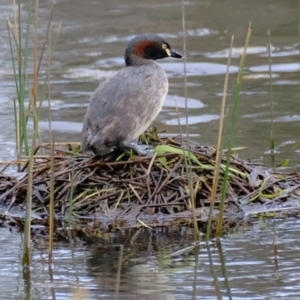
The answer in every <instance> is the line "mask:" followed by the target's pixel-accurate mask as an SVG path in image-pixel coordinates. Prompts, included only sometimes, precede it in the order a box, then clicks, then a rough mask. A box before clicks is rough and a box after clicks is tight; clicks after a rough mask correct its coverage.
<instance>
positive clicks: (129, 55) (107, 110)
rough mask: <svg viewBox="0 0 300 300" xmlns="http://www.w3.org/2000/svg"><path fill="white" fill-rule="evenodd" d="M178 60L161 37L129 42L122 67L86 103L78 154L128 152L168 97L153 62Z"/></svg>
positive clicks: (163, 79) (148, 36) (162, 74)
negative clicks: (86, 108) (126, 150)
mask: <svg viewBox="0 0 300 300" xmlns="http://www.w3.org/2000/svg"><path fill="white" fill-rule="evenodd" d="M168 56H172V57H176V58H180V57H181V54H179V53H178V52H176V51H174V50H172V49H171V47H170V45H169V44H168V43H167V42H165V41H164V40H163V39H162V38H161V37H159V36H157V35H155V34H153V33H144V34H141V35H138V36H136V37H135V38H133V39H132V40H131V41H130V42H129V43H128V45H127V47H126V51H125V63H126V67H125V68H124V69H122V70H120V71H119V72H118V73H117V74H116V75H115V76H113V77H111V78H109V79H107V80H106V81H104V82H103V83H102V84H100V85H99V87H98V88H97V89H96V90H95V92H94V93H93V95H92V97H91V99H90V105H89V107H88V110H87V113H86V116H85V119H84V123H83V129H82V136H81V138H82V151H83V153H86V154H100V155H105V154H107V153H109V152H111V151H112V150H113V149H114V148H116V147H118V148H125V149H128V148H131V149H133V150H135V152H137V153H139V154H143V155H144V154H145V151H143V150H141V149H140V147H139V146H137V145H136V144H133V143H132V142H133V141H134V140H136V139H138V137H139V136H140V135H141V134H142V133H143V132H144V131H145V130H147V129H148V127H149V126H150V125H151V123H152V122H153V121H154V119H155V118H156V116H157V115H158V113H159V112H160V110H161V108H162V105H163V103H164V100H165V97H166V95H167V93H168V78H167V75H166V72H165V71H164V70H163V68H162V67H161V66H160V65H159V64H158V63H156V62H155V61H154V60H156V59H162V58H165V57H168Z"/></svg>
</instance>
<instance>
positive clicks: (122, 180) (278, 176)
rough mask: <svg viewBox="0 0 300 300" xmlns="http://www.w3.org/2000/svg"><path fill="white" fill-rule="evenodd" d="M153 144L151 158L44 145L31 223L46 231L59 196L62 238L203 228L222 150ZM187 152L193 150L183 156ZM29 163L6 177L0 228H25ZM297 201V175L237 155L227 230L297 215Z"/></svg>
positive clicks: (174, 141) (0, 183)
mask: <svg viewBox="0 0 300 300" xmlns="http://www.w3.org/2000/svg"><path fill="white" fill-rule="evenodd" d="M148 140H149V143H150V144H151V145H153V146H154V147H155V152H154V155H152V156H149V157H148V156H147V157H140V156H134V155H132V153H123V154H122V153H113V154H112V155H110V157H106V158H104V159H103V158H99V157H94V158H89V157H86V156H83V155H82V154H80V153H78V151H77V150H76V148H78V146H76V145H75V144H68V145H67V144H65V145H63V146H62V145H59V144H56V145H55V146H53V147H51V145H50V144H47V145H42V146H39V147H38V148H37V150H36V153H35V156H34V159H33V173H32V174H33V177H32V190H31V192H32V224H33V225H42V226H40V227H42V228H44V229H45V228H46V229H47V226H48V220H49V207H50V199H51V197H53V199H54V214H55V221H56V222H55V225H56V232H59V231H60V232H62V231H63V229H66V228H70V227H71V228H74V230H76V231H77V233H79V232H80V233H81V234H84V235H85V237H90V238H93V237H94V236H97V235H99V234H100V233H103V232H109V231H111V230H112V229H128V228H153V227H171V226H174V225H175V226H177V225H182V224H186V225H189V224H192V221H193V219H195V218H196V220H197V221H198V225H199V226H200V229H205V228H206V225H207V221H208V215H209V207H210V204H211V194H212V185H213V179H214V169H215V158H216V150H215V149H214V148H211V147H203V146H200V145H198V144H195V143H193V142H187V141H186V140H182V139H181V138H180V137H178V138H158V137H157V136H155V137H153V136H151V137H148ZM187 146H188V147H189V148H188V149H190V150H189V151H187V150H183V149H186V148H187ZM53 148H54V149H53ZM51 153H52V155H50V154H51ZM226 163H227V155H226V153H223V154H222V159H221V165H220V176H219V182H218V187H217V193H216V198H215V206H214V209H213V211H212V212H213V220H216V218H217V217H218V215H219V204H220V201H221V195H222V192H223V188H224V185H225V183H224V170H225V165H226ZM23 164H24V165H23V168H22V170H21V172H19V173H17V174H16V175H14V176H9V175H4V174H3V172H2V175H0V191H1V194H0V213H1V220H2V224H10V225H15V224H17V225H18V226H21V227H22V224H23V223H24V219H25V209H26V195H27V190H28V186H29V183H28V179H29V176H28V173H27V170H28V165H29V161H27V162H26V161H25V162H23ZM299 195H300V175H299V174H298V173H282V172H279V171H276V170H272V169H269V168H266V167H264V166H262V165H259V164H255V163H251V162H247V161H245V160H242V159H239V158H238V157H237V156H235V155H232V156H230V161H229V178H228V181H227V190H226V201H225V210H224V224H225V226H224V230H225V231H226V230H228V229H229V228H232V227H235V226H236V225H237V224H241V222H242V223H243V222H244V221H245V220H247V219H249V216H256V215H257V214H258V213H268V214H270V213H271V212H272V213H273V212H274V211H275V212H276V211H280V212H281V213H282V212H283V211H288V212H291V211H293V212H295V211H297V213H298V210H297V209H296V208H297V206H298V204H299ZM213 224H214V223H213Z"/></svg>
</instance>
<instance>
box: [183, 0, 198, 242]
mask: <svg viewBox="0 0 300 300" xmlns="http://www.w3.org/2000/svg"><path fill="white" fill-rule="evenodd" d="M182 33H183V73H184V103H185V121H186V136H187V141H188V143H189V140H190V139H189V138H190V134H189V120H188V100H187V72H186V53H187V51H186V28H185V0H182ZM178 120H179V118H178ZM179 125H180V124H179ZM180 131H181V132H180V134H181V137H183V135H182V129H181V126H180ZM187 150H188V153H187V155H185V153H184V163H185V168H186V172H187V177H188V185H189V187H188V188H189V194H190V200H191V209H192V212H193V226H194V236H195V240H196V241H200V232H199V228H198V223H197V218H196V215H195V209H196V199H195V198H196V197H195V196H196V192H195V191H196V190H197V188H194V184H193V178H192V172H191V169H192V160H191V151H190V150H191V149H190V145H189V144H188V149H187ZM196 187H197V184H196Z"/></svg>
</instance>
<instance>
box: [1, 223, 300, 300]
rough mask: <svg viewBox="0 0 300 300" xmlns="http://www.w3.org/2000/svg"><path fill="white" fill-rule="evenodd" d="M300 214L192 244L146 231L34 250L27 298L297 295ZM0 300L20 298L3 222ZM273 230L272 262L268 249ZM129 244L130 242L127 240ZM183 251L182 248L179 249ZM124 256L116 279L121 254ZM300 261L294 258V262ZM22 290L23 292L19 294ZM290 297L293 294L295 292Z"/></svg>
mask: <svg viewBox="0 0 300 300" xmlns="http://www.w3.org/2000/svg"><path fill="white" fill-rule="evenodd" d="M299 230H300V222H299V220H289V221H284V222H283V221H280V222H279V221H277V222H270V224H269V228H265V225H263V224H259V223H257V224H256V225H254V227H253V228H252V229H250V230H248V231H245V232H240V233H235V234H231V235H229V236H227V237H224V238H223V239H222V240H221V241H220V242H219V243H216V242H212V243H210V244H209V245H207V244H206V243H201V244H200V247H195V245H194V243H193V242H192V241H191V240H190V238H191V237H190V238H188V237H186V236H185V235H184V234H180V233H178V234H175V235H168V234H166V233H164V234H162V233H155V232H153V233H151V234H150V233H149V232H144V233H141V234H140V235H138V236H135V238H134V239H132V241H131V244H130V246H129V245H128V243H126V242H125V244H126V245H127V247H125V248H124V249H123V248H122V247H121V246H120V245H121V244H123V243H124V238H123V239H122V240H121V242H120V241H119V240H118V239H117V238H114V245H112V244H110V246H109V244H108V243H102V244H101V245H93V246H89V247H87V246H85V247H82V246H81V247H79V246H77V247H75V249H73V250H71V248H70V245H68V244H64V245H63V244H62V245H60V246H56V249H55V250H54V262H53V264H52V266H49V265H48V263H47V251H46V250H45V251H41V250H37V249H35V250H34V253H33V257H32V262H33V263H32V268H31V273H30V276H31V278H30V279H31V280H30V284H31V289H30V290H31V296H32V298H31V299H76V298H74V297H73V294H74V293H75V294H76V293H78V290H81V293H82V294H84V295H86V296H84V297H83V299H115V296H116V294H118V297H119V298H117V299H128V300H129V299H153V300H154V299H218V295H219V297H222V299H277V298H280V297H287V298H284V299H292V298H291V297H293V296H298V295H300V275H299V274H300V258H299V255H298V253H299V249H298V248H299V247H297V246H296V245H297V241H298V236H299ZM0 232H1V235H0V236H1V243H0V245H1V246H0V247H1V248H0V251H1V254H2V255H1V258H0V264H1V269H0V280H1V282H2V284H1V286H0V293H1V295H2V296H1V299H24V293H26V288H25V286H24V285H25V283H26V281H25V282H24V280H23V277H22V271H21V267H20V257H21V239H20V235H19V234H11V233H8V232H7V230H6V229H1V230H0ZM275 234H276V235H277V237H278V253H279V255H278V257H277V259H278V261H277V266H276V263H275V256H274V239H275ZM128 246H129V247H128ZM184 249H186V251H183V252H180V251H179V250H184ZM120 260H121V261H122V265H121V273H120V276H119V279H118V266H119V261H120ZM298 262H299V264H298ZM22 295H23V296H22ZM295 299H296V298H295Z"/></svg>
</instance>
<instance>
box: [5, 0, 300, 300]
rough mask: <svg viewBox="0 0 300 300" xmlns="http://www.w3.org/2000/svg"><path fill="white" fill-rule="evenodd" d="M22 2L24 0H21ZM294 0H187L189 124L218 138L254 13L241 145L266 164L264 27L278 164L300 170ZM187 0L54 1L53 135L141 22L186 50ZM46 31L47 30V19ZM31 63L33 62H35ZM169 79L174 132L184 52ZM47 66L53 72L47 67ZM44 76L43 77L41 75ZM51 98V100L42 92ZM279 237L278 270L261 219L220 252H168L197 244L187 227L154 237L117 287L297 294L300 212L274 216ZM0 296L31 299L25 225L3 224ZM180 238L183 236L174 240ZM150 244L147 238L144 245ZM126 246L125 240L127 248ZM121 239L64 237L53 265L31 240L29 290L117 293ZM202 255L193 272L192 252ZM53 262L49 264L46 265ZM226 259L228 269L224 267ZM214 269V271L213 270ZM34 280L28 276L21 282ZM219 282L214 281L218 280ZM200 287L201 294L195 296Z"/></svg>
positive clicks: (162, 118)
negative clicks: (113, 243) (74, 241)
mask: <svg viewBox="0 0 300 300" xmlns="http://www.w3.org/2000/svg"><path fill="white" fill-rule="evenodd" d="M24 3H25V2H24ZM297 5H298V2H297V1H296V0H289V1H280V0H273V1H267V0H264V1H262V0H253V1H240V0H231V1H209V0H207V1H204V0H202V1H200V0H198V1H196V0H191V1H188V2H187V3H186V20H187V21H186V29H187V81H188V99H189V101H188V105H189V109H188V118H189V124H190V125H189V131H190V133H191V135H192V137H193V139H195V140H197V141H199V142H200V143H202V144H204V145H215V144H216V140H217V133H218V126H219V114H220V104H221V99H222V91H223V83H224V75H225V72H226V64H227V56H228V48H229V44H230V40H231V36H232V35H233V34H234V37H235V42H234V49H233V59H232V64H231V69H230V79H229V87H228V98H227V99H228V105H229V107H231V106H232V104H233V94H234V89H235V81H236V76H237V70H238V66H239V60H240V56H241V53H242V51H243V50H242V48H241V47H242V46H243V45H244V42H245V37H246V31H247V27H248V24H249V21H250V20H251V21H252V27H253V32H252V36H251V40H250V45H249V48H248V55H247V60H246V66H245V74H244V81H243V88H242V96H241V104H240V107H239V117H238V120H237V127H236V128H237V130H236V138H235V142H234V145H235V146H245V147H246V148H245V149H244V150H241V151H240V156H241V157H243V158H247V159H258V160H261V161H262V162H264V163H266V164H269V163H270V157H269V147H270V142H269V136H270V120H271V104H270V85H269V65H268V55H267V51H266V44H267V41H268V39H267V30H270V34H271V43H272V77H273V79H272V80H273V99H274V122H275V123H274V126H275V139H276V164H279V163H280V162H281V161H283V160H284V159H290V165H289V166H288V167H287V169H288V170H299V154H300V150H299V121H300V113H299V96H300V89H299V86H300V80H299V50H298V49H299V38H298V33H297V30H298V29H297V28H298V20H297V11H298V8H297ZM40 6H41V19H40V25H41V28H42V29H45V28H46V24H47V17H48V15H49V11H50V1H45V2H43V3H41V4H40ZM11 8H12V5H11V1H9V0H3V1H1V4H0V15H1V17H2V18H1V20H2V21H0V29H1V30H0V41H1V48H2V51H1V53H0V88H1V95H0V104H1V107H2V109H1V111H0V126H1V128H3V129H2V131H1V132H0V142H1V145H2V147H1V148H0V159H1V160H10V159H13V158H14V157H15V150H14V145H15V138H14V132H15V130H14V121H13V104H12V98H13V97H14V96H15V88H14V81H13V72H12V65H11V59H10V50H9V44H8V38H7V30H6V22H5V20H6V18H12V15H13V14H12V9H11ZM181 11H182V6H181V1H177V2H173V1H172V2H171V1H165V2H162V1H151V3H150V1H139V2H138V3H137V2H136V1H129V0H128V1H120V0H115V1H104V2H103V1H102V2H101V3H100V2H99V1H96V0H87V1H85V4H84V6H83V5H82V1H79V0H60V1H57V4H56V8H55V13H54V21H53V29H54V30H56V29H57V28H58V26H59V24H60V22H61V21H62V31H61V34H60V39H59V43H58V45H57V50H56V51H55V55H54V59H53V65H52V68H51V109H52V119H53V123H52V127H53V130H54V137H55V140H56V141H79V136H80V130H81V123H82V120H83V117H84V114H85V111H86V107H87V105H88V99H89V96H90V95H91V93H92V91H93V90H94V89H95V88H96V87H97V85H98V83H99V81H102V80H104V79H105V78H106V77H107V76H111V75H112V74H113V73H114V72H116V71H117V70H118V69H120V68H121V67H122V66H123V64H124V62H123V52H124V48H125V46H126V43H127V42H128V41H129V40H130V39H131V38H132V37H133V36H134V35H135V34H137V33H141V32H146V31H153V32H157V33H160V34H161V35H162V36H163V37H165V38H166V39H167V41H168V42H169V43H170V44H171V45H172V47H173V48H174V49H176V50H178V51H180V52H182V24H181V18H182V17H181ZM41 32H43V30H41ZM30 63H31V62H30ZM160 63H161V65H162V66H163V67H164V68H165V69H166V71H167V73H168V77H169V81H170V91H169V95H168V97H167V99H166V103H165V106H164V108H163V111H162V113H161V114H160V115H159V116H158V118H157V121H156V123H155V125H156V126H157V127H158V128H159V129H160V130H166V131H167V132H168V133H178V132H179V127H178V116H177V112H176V109H175V105H177V106H178V108H179V114H180V121H181V123H182V124H183V123H184V122H185V116H184V115H185V110H184V88H183V82H184V80H183V62H182V61H179V60H175V59H173V60H172V59H167V60H164V61H161V62H160ZM41 71H42V74H41V76H42V78H43V76H45V74H46V67H45V64H44V65H43V67H42V70H41ZM41 83H43V81H41ZM45 105H47V104H46V103H45ZM40 125H41V128H42V136H43V139H44V140H47V139H48V135H49V134H48V130H47V113H46V112H45V113H44V114H43V117H42V120H41V124H40ZM273 227H274V228H275V229H276V232H277V234H278V235H279V239H280V246H279V250H280V252H279V271H278V272H276V271H275V266H274V259H273V246H272V243H273V240H274V234H273V233H272V231H271V230H266V229H263V228H262V226H259V225H257V226H256V227H254V228H250V229H249V230H248V231H245V232H243V233H238V234H233V235H230V236H228V237H225V238H224V239H223V240H222V243H221V245H222V250H221V253H223V254H224V263H223V265H222V264H221V261H220V255H219V252H218V249H217V248H216V247H212V248H211V255H212V258H213V263H214V264H213V266H212V264H211V262H210V261H209V251H208V248H207V247H205V246H203V247H201V250H200V253H199V254H197V253H196V252H195V251H193V252H192V253H189V254H188V255H186V256H183V257H179V258H177V259H174V261H171V262H169V263H167V264H164V261H162V260H161V257H160V253H161V252H162V249H163V250H164V251H166V252H167V253H170V252H172V251H173V250H174V251H175V249H176V248H183V247H186V246H189V245H191V243H192V242H191V241H182V238H181V237H180V236H178V237H172V238H171V239H168V238H162V237H161V238H160V239H158V238H156V239H155V240H154V241H153V240H152V239H150V238H145V240H144V243H145V245H148V244H147V243H148V242H149V240H150V241H151V243H153V245H152V244H151V247H150V248H147V247H145V245H144V244H143V243H142V245H143V246H144V247H141V248H142V249H138V251H135V252H133V254H132V253H131V256H130V258H129V259H128V261H126V263H124V265H123V268H122V275H121V281H120V289H119V299H217V295H216V293H215V289H216V290H219V291H220V294H221V295H222V297H223V298H224V299H230V296H229V295H230V294H231V295H232V297H231V298H232V299H247V298H248V299H276V298H279V297H286V298H288V299H292V297H296V298H295V299H297V298H298V297H297V296H298V295H300V286H299V282H300V281H299V276H298V274H297V273H299V270H298V269H297V267H296V266H297V261H298V258H297V254H298V252H299V251H298V250H299V249H298V247H297V246H296V245H297V240H298V236H299V222H298V220H287V221H285V222H282V223H279V224H275V225H274V226H273ZM1 239H2V242H1V243H0V244H1V245H2V246H1V250H0V253H1V254H2V255H1V258H0V265H1V268H0V278H1V282H2V283H3V284H2V285H1V287H0V289H1V295H2V296H1V299H24V293H25V294H26V293H27V290H26V289H25V288H24V281H23V278H22V272H21V269H20V253H21V235H20V234H18V233H10V232H8V231H7V229H1ZM176 246H177V247H176ZM145 248H146V249H145ZM124 251H125V253H127V254H128V253H129V252H128V251H129V250H128V249H125V250H124ZM118 256H119V248H118V247H117V249H115V248H110V247H109V248H108V249H106V250H102V251H98V252H97V250H95V249H94V248H93V247H87V246H84V247H79V246H78V247H76V248H75V251H73V252H72V251H71V250H70V247H69V245H65V244H62V245H59V246H57V248H56V249H55V253H54V257H55V259H54V263H53V266H52V272H53V281H51V279H50V278H51V272H50V273H49V266H48V264H47V261H46V258H45V257H46V251H41V250H38V249H35V250H34V255H33V266H32V273H31V284H32V287H31V291H32V299H54V297H53V295H55V299H71V297H72V295H73V293H74V291H73V289H75V288H76V287H78V286H79V287H80V288H81V289H83V290H84V291H86V292H87V295H88V294H89V296H87V295H86V296H85V297H84V299H103V298H104V299H106V298H112V299H113V298H114V296H115V286H116V264H115V263H116V262H117V261H118ZM196 260H198V265H197V267H196V271H197V272H196V275H195V261H196ZM50 271H51V270H50ZM224 271H226V274H227V275H226V274H225V273H224ZM212 274H213V275H212ZM25 286H26V284H25ZM216 286H217V287H218V288H216ZM193 295H194V296H193Z"/></svg>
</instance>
